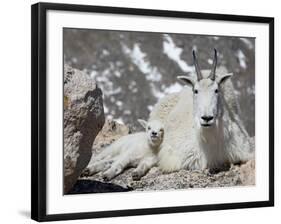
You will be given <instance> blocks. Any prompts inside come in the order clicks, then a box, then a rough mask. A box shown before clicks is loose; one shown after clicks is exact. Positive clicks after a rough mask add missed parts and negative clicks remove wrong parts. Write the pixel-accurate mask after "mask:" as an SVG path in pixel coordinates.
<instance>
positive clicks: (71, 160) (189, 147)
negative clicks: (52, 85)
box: [63, 28, 255, 194]
mask: <svg viewBox="0 0 281 224" xmlns="http://www.w3.org/2000/svg"><path fill="white" fill-rule="evenodd" d="M63 57H64V59H63V60H64V96H63V97H64V111H63V113H64V193H65V194H82V193H105V192H128V191H130V192H131V191H159V190H178V189H192V188H214V187H215V188H218V187H237V186H249V185H255V38H253V37H232V36H214V35H212V36H209V35H198V34H180V33H156V32H132V31H113V30H97V29H77V28H64V29H63Z"/></svg>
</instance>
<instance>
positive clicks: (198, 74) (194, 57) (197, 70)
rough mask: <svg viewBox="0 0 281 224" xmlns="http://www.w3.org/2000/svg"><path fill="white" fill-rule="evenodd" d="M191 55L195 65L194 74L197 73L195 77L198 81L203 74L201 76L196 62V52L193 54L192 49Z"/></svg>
mask: <svg viewBox="0 0 281 224" xmlns="http://www.w3.org/2000/svg"><path fill="white" fill-rule="evenodd" d="M192 55H193V63H194V66H195V71H196V74H197V79H198V81H200V80H201V79H203V76H202V73H201V69H200V67H199V64H198V62H197V58H196V54H195V51H194V50H193V51H192Z"/></svg>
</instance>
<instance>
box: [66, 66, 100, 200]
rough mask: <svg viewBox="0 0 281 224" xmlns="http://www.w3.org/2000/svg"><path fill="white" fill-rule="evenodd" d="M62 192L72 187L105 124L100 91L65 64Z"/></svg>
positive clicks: (88, 159) (88, 158)
mask: <svg viewBox="0 0 281 224" xmlns="http://www.w3.org/2000/svg"><path fill="white" fill-rule="evenodd" d="M63 104H64V119H63V122H64V193H65V194H66V193H68V192H69V191H70V189H71V188H72V187H73V185H74V184H75V182H76V181H77V179H78V177H79V176H80V174H81V172H82V170H83V169H84V168H85V167H86V166H87V165H88V163H89V161H90V159H91V156H92V144H93V142H94V140H95V137H96V136H97V134H98V133H99V131H100V130H101V129H102V127H103V125H104V120H105V118H104V111H103V99H102V91H101V90H100V89H99V88H98V87H97V84H96V82H95V81H94V79H92V78H91V77H90V76H88V75H87V74H86V73H84V72H82V71H79V70H77V69H73V68H71V67H69V66H67V65H66V66H65V67H64V102H63Z"/></svg>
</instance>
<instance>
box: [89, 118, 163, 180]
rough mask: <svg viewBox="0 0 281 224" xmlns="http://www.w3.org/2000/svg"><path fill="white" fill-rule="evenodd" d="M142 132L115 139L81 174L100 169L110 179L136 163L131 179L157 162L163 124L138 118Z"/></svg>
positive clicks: (137, 178) (106, 178)
mask: <svg viewBox="0 0 281 224" xmlns="http://www.w3.org/2000/svg"><path fill="white" fill-rule="evenodd" d="M138 121H139V123H140V124H141V125H142V126H143V127H144V128H145V130H146V131H145V132H138V133H134V134H130V135H126V136H123V137H121V138H120V139H118V140H116V141H115V142H114V143H112V144H111V145H110V146H108V147H107V148H105V149H104V150H103V151H102V152H101V153H100V154H99V155H97V156H96V157H94V161H93V165H91V166H90V167H87V169H86V170H85V171H84V175H85V174H86V175H93V174H95V173H98V172H103V178H104V179H105V180H111V179H112V178H114V177H115V176H117V175H118V174H120V173H121V172H122V171H123V170H124V169H126V168H127V167H136V169H135V170H134V171H133V173H132V178H133V180H139V179H140V178H141V177H142V176H144V175H145V174H146V173H147V172H148V171H149V169H150V168H152V167H153V166H155V165H156V164H157V162H158V156H157V155H158V152H159V150H160V145H161V143H162V141H163V137H164V125H163V124H162V122H160V121H158V120H153V121H149V122H146V121H144V120H141V119H138Z"/></svg>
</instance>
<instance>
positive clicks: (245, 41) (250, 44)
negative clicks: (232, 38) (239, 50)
mask: <svg viewBox="0 0 281 224" xmlns="http://www.w3.org/2000/svg"><path fill="white" fill-rule="evenodd" d="M240 40H241V41H242V42H244V43H245V44H246V46H247V47H248V48H249V49H253V48H254V45H253V44H252V42H251V41H250V40H249V39H248V38H245V37H241V38H240Z"/></svg>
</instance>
